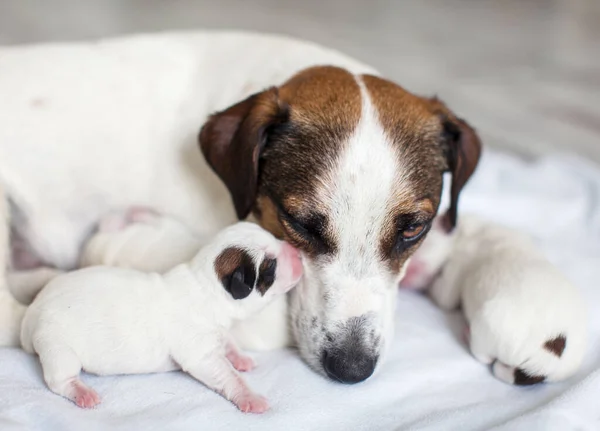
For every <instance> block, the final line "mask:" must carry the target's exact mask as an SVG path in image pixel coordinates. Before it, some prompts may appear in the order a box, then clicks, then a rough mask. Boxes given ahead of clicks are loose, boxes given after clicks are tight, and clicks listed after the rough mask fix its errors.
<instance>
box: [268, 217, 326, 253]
mask: <svg viewBox="0 0 600 431" xmlns="http://www.w3.org/2000/svg"><path fill="white" fill-rule="evenodd" d="M279 213H280V219H281V221H282V222H283V224H284V225H285V227H287V228H288V229H287V231H288V233H289V234H290V236H291V238H290V242H291V243H292V244H293V245H295V246H296V247H298V248H303V247H302V246H303V244H302V242H307V243H309V244H310V245H312V246H315V247H317V248H319V249H321V250H322V251H326V250H327V249H328V247H327V243H326V241H325V238H324V232H325V217H323V216H321V215H319V214H313V215H311V216H309V217H306V218H303V219H300V218H296V217H294V216H292V215H291V214H289V213H288V212H287V211H285V210H283V209H281V210H280V212H279ZM290 230H291V231H293V232H290ZM298 240H300V242H299V241H298Z"/></svg>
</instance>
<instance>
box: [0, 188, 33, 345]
mask: <svg viewBox="0 0 600 431" xmlns="http://www.w3.org/2000/svg"><path fill="white" fill-rule="evenodd" d="M9 226H10V219H9V208H8V201H7V197H6V194H5V193H4V188H3V187H2V185H1V184H0V346H20V345H21V342H20V339H21V321H22V320H23V315H24V314H25V310H26V308H27V307H25V306H24V305H22V304H20V303H19V302H17V300H16V299H15V298H14V297H13V295H12V293H11V292H10V290H9V289H8V283H7V277H6V272H7V267H8V261H9V246H10V242H9V229H10V228H9Z"/></svg>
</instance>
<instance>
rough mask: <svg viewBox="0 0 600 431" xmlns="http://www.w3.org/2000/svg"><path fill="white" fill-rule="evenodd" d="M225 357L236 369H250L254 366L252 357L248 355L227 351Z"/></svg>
mask: <svg viewBox="0 0 600 431" xmlns="http://www.w3.org/2000/svg"><path fill="white" fill-rule="evenodd" d="M227 359H228V360H229V362H231V365H233V368H235V369H236V370H238V371H250V370H253V369H254V367H256V364H255V363H254V359H252V358H251V357H250V356H246V355H242V354H240V353H237V352H231V351H230V352H228V353H227Z"/></svg>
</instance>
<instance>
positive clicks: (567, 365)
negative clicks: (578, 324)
mask: <svg viewBox="0 0 600 431" xmlns="http://www.w3.org/2000/svg"><path fill="white" fill-rule="evenodd" d="M584 345H585V343H584V341H583V339H580V337H577V336H576V335H575V334H571V336H569V337H568V338H567V336H566V335H564V334H559V335H557V336H556V337H552V338H551V339H549V340H547V341H546V342H545V343H544V344H543V345H542V346H541V348H540V349H538V350H537V351H536V352H535V353H534V354H533V355H532V356H531V357H530V358H528V359H527V360H526V361H524V362H523V363H521V364H520V365H518V366H512V367H511V366H508V365H506V364H504V363H502V362H500V361H498V360H497V361H496V362H495V363H494V365H493V373H494V375H495V376H496V377H497V378H499V379H500V380H503V381H505V382H507V383H510V384H513V385H517V386H529V385H535V384H537V383H542V382H557V381H560V380H564V379H566V378H568V377H570V376H571V375H573V374H574V373H575V372H576V371H577V370H578V369H579V366H580V365H581V362H582V360H583V354H584Z"/></svg>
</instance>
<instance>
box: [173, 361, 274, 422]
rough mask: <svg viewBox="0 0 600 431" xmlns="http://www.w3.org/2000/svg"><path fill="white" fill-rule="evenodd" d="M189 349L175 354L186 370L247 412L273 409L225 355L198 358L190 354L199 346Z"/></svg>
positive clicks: (262, 411) (261, 411) (182, 367)
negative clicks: (251, 387) (180, 353)
mask: <svg viewBox="0 0 600 431" xmlns="http://www.w3.org/2000/svg"><path fill="white" fill-rule="evenodd" d="M185 350H187V353H186V354H184V355H179V357H178V355H174V357H173V359H174V360H175V362H177V363H178V364H179V365H180V366H181V369H182V370H183V371H185V372H186V373H188V374H190V375H191V376H192V377H194V378H195V379H196V380H198V381H200V382H202V383H204V384H205V385H206V386H207V387H209V388H210V389H212V390H214V391H215V392H217V393H219V394H221V395H222V396H223V397H225V398H226V399H228V400H229V401H231V402H232V403H233V404H235V405H236V407H237V408H238V409H240V410H241V411H242V412H244V413H264V412H265V411H267V410H268V409H269V404H268V402H267V400H266V399H265V398H264V397H263V396H261V395H258V394H256V393H254V392H253V391H252V390H251V389H250V387H249V386H248V384H247V383H246V382H245V381H244V379H243V378H242V376H241V375H240V374H239V373H238V372H237V371H236V370H235V369H233V367H232V366H231V364H230V363H229V361H228V360H227V359H226V358H225V357H224V356H222V355H221V354H219V353H217V352H212V353H209V354H208V355H206V356H204V357H202V358H201V359H198V358H197V357H192V356H194V355H193V354H190V353H193V352H194V351H195V349H185Z"/></svg>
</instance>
